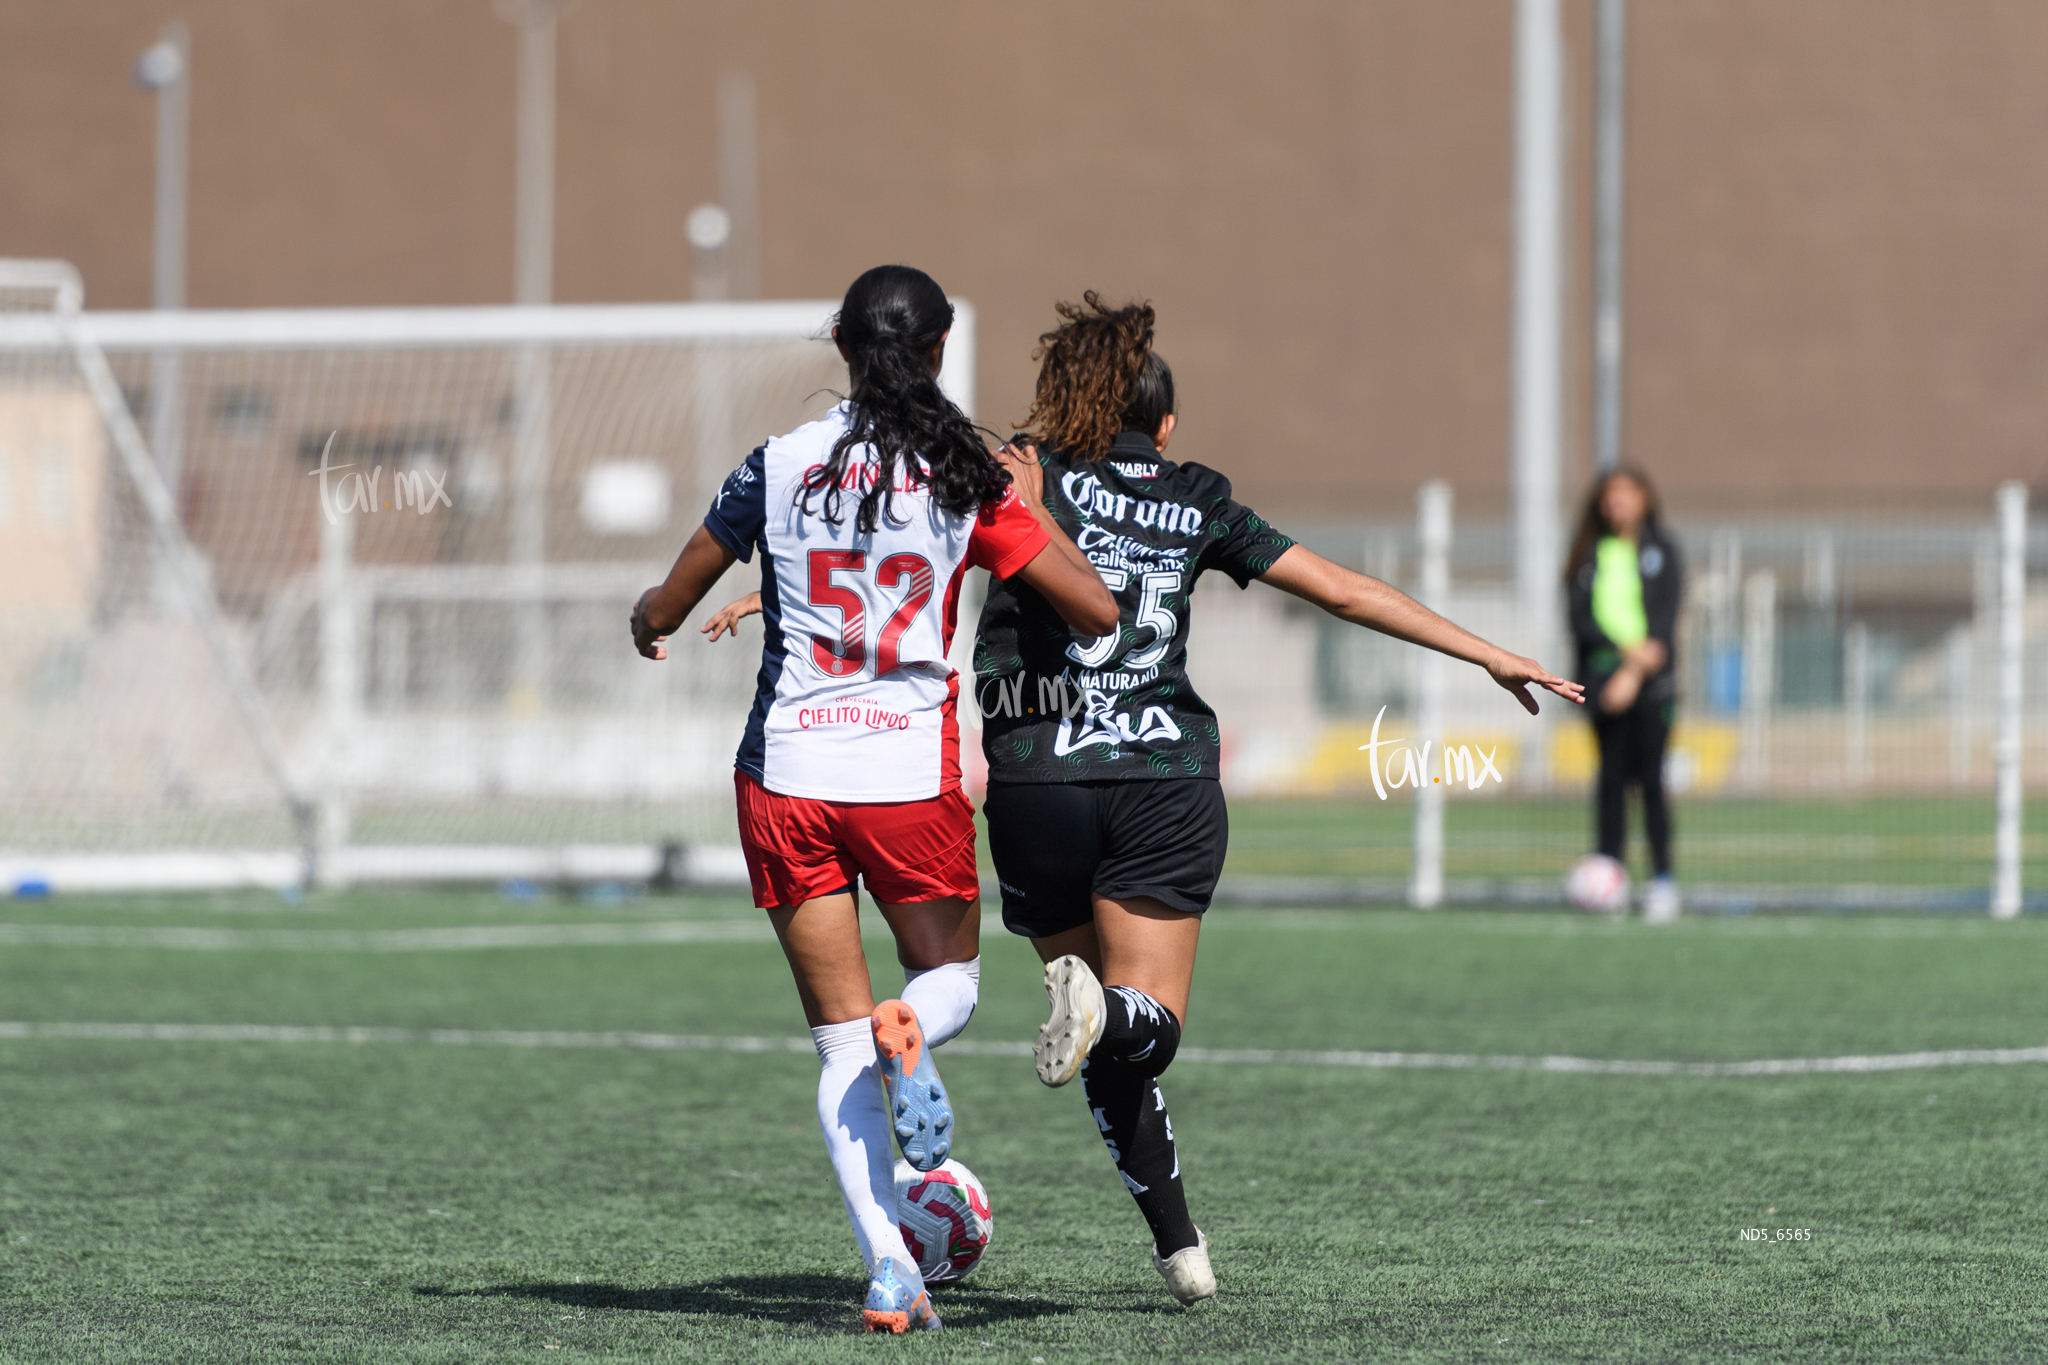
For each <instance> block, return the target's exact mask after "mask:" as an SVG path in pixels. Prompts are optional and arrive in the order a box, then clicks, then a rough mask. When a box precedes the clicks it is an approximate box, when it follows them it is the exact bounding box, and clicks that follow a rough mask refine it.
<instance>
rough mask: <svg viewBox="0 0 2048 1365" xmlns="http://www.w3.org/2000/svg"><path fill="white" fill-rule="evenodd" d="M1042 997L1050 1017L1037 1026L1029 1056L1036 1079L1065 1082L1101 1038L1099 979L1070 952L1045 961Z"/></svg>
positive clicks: (1103, 1017)
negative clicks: (1036, 1033)
mask: <svg viewBox="0 0 2048 1365" xmlns="http://www.w3.org/2000/svg"><path fill="white" fill-rule="evenodd" d="M1045 998H1046V999H1047V1000H1049V1001H1050V1002H1052V1017H1051V1018H1050V1019H1047V1020H1046V1021H1045V1027H1043V1028H1041V1029H1039V1030H1038V1041H1037V1042H1035V1043H1033V1044H1032V1045H1031V1060H1032V1062H1033V1063H1034V1064H1035V1065H1036V1066H1037V1067H1038V1079H1039V1080H1041V1081H1044V1082H1045V1083H1046V1084H1047V1085H1065V1084H1066V1083H1067V1082H1068V1081H1071V1080H1073V1079H1074V1077H1076V1076H1078V1075H1080V1074H1081V1063H1082V1062H1084V1061H1086V1060H1087V1059H1088V1053H1089V1051H1090V1050H1091V1049H1093V1048H1094V1046H1095V1045H1096V1044H1097V1043H1099V1042H1101V1041H1102V1028H1103V1025H1104V1023H1105V1022H1106V1021H1107V1019H1108V1016H1107V1015H1106V1014H1105V1013H1104V1012H1103V1006H1102V983H1101V982H1100V981H1097V980H1096V979H1095V973H1094V972H1092V971H1089V970H1088V964H1087V963H1085V962H1083V961H1082V960H1081V959H1080V958H1078V957H1075V956H1073V955H1072V954H1071V953H1070V954H1068V955H1067V956H1066V957H1058V958H1054V959H1053V960H1052V961H1051V962H1048V963H1046V964H1045Z"/></svg>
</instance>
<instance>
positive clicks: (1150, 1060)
mask: <svg viewBox="0 0 2048 1365" xmlns="http://www.w3.org/2000/svg"><path fill="white" fill-rule="evenodd" d="M1102 1003H1103V1006H1104V1009H1103V1013H1104V1014H1105V1015H1107V1016H1108V1017H1107V1018H1106V1019H1104V1020H1103V1023H1102V1037H1101V1039H1100V1040H1099V1041H1098V1042H1097V1043H1096V1044H1095V1047H1094V1049H1093V1050H1092V1051H1090V1052H1089V1054H1088V1056H1089V1058H1090V1059H1091V1060H1092V1059H1094V1058H1097V1057H1102V1058H1107V1059H1108V1060H1110V1061H1112V1062H1122V1063H1123V1064H1124V1065H1126V1066H1128V1067H1130V1068H1131V1070H1132V1071H1134V1072H1135V1073H1137V1074H1138V1075H1140V1076H1154V1077H1156V1076H1163V1075H1165V1074H1166V1068H1167V1067H1169V1066H1171V1065H1173V1055H1174V1053H1176V1052H1178V1051H1180V1020H1178V1019H1176V1018H1174V1017H1173V1011H1172V1010H1170V1009H1168V1008H1166V1006H1164V1005H1162V1004H1160V1003H1159V1002H1158V1001H1157V1000H1154V999H1153V998H1152V997H1151V996H1149V995H1147V994H1145V992H1143V991H1141V990H1134V989H1132V988H1131V987H1129V986H1108V987H1105V988H1104V989H1103V992H1102Z"/></svg>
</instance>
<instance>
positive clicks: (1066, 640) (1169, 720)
mask: <svg viewBox="0 0 2048 1365" xmlns="http://www.w3.org/2000/svg"><path fill="white" fill-rule="evenodd" d="M1039 463H1040V464H1041V465H1042V466H1043V467H1044V470H1045V505H1046V509H1047V510H1048V511H1049V512H1051V513H1052V516H1053V519H1054V520H1055V521H1056V522H1058V523H1059V525H1060V528H1061V529H1062V530H1064V531H1066V533H1067V534H1068V535H1070V536H1072V537H1073V538H1074V543H1075V544H1076V545H1078V546H1079V547H1080V548H1081V551H1082V553H1084V554H1086V555H1087V556H1088V558H1089V560H1090V561H1091V562H1092V563H1093V564H1094V565H1095V568H1096V571H1097V572H1098V573H1100V574H1101V575H1102V581H1103V582H1104V583H1106V584H1108V585H1109V589H1110V591H1111V592H1112V593H1113V594H1115V596H1116V600H1117V605H1118V608H1119V611H1120V613H1121V620H1120V621H1119V622H1118V625H1117V630H1116V632H1115V634H1113V635H1105V636H1102V637H1101V638H1099V639H1090V638H1088V637H1086V636H1077V635H1076V634H1075V633H1074V632H1073V631H1072V630H1070V629H1069V628H1068V626H1067V624H1066V622H1064V621H1063V620H1061V619H1060V616H1059V613H1058V612H1056V611H1054V610H1053V607H1052V604H1051V603H1049V602H1047V601H1046V600H1045V598H1044V597H1043V596H1041V595H1040V594H1039V593H1038V592H1037V591H1035V590H1034V589H1032V588H1031V587H1029V586H1027V585H1026V584H1024V583H1022V582H1016V581H1003V580H996V581H994V582H992V583H991V584H990V588H989V598H988V605H987V606H986V607H985V608H983V610H982V614H981V630H980V632H979V640H978V643H977V645H976V648H975V653H974V671H975V700H976V702H977V703H978V704H979V706H980V707H981V714H982V718H983V719H982V726H983V729H982V745H983V748H984V750H985V752H986V753H987V756H988V764H989V781H991V782H1081V781H1097V780H1104V779H1119V778H1160V777H1209V778H1213V777H1216V776H1218V775H1219V771H1220V765H1221V759H1222V738H1221V736H1220V734H1219V733H1218V732H1217V728H1216V713H1215V712H1214V711H1212V710H1211V709H1210V708H1209V705H1208V703H1206V702H1204V701H1203V700H1202V699H1201V697H1200V696H1198V695H1197V694H1196V692H1195V690H1194V688H1193V687H1192V686H1190V685H1189V683H1188V676H1187V625H1188V610H1189V606H1190V603H1191V599H1192V594H1193V592H1194V586H1195V581H1196V580H1197V579H1199V578H1200V577H1201V576H1202V574H1203V573H1204V572H1206V571H1207V570H1209V569H1220V570H1222V571H1223V572H1224V573H1226V574H1228V575H1229V576H1230V577H1231V578H1232V579H1234V580H1235V581H1236V583H1237V585H1238V586H1239V587H1240V588H1242V587H1245V586H1247V585H1248V584H1249V583H1250V582H1251V580H1252V579H1254V578H1256V577H1258V576H1259V575H1260V574H1263V573H1264V572H1266V570H1268V569H1270V568H1272V567H1273V564H1274V563H1275V561H1277V560H1278V559H1279V558H1280V556H1281V555H1282V554H1284V553H1286V551H1287V550H1288V548H1289V547H1290V546H1292V545H1293V544H1294V542H1293V541H1292V540H1291V539H1289V538H1288V537H1287V536H1285V535H1283V534H1281V533H1280V532H1279V531H1277V530H1275V529H1273V528H1272V527H1271V526H1268V525H1267V524H1266V523H1265V522H1264V521H1262V520H1260V519H1259V516H1258V514H1257V513H1255V512H1253V511H1252V510H1251V509H1250V508H1248V507H1245V506H1243V505H1242V504H1240V503H1238V502H1236V501H1234V500H1233V499H1232V498H1231V496H1230V480H1228V479H1226V478H1225V477H1223V475H1221V474H1219V473H1217V472H1216V471H1215V470H1213V469H1209V468H1207V467H1205V466H1203V465H1198V464H1176V463H1174V462H1173V461H1171V460H1167V459H1164V458H1162V457H1161V456H1160V454H1159V452H1158V451H1157V450H1155V449H1154V448H1153V445H1152V441H1151V439H1150V438H1149V437H1147V436H1145V435H1143V434H1142V433H1139V432H1130V431H1127V432H1123V433H1121V434H1120V435H1118V436H1117V438H1116V440H1115V442H1114V443H1113V444H1112V445H1111V447H1110V450H1109V454H1108V455H1107V456H1105V457H1104V458H1103V459H1100V460H1095V461H1079V460H1074V459H1072V458H1070V457H1068V456H1067V455H1065V454H1063V453H1062V452H1060V451H1058V450H1054V449H1050V448H1047V449H1042V450H1041V451H1040V452H1039Z"/></svg>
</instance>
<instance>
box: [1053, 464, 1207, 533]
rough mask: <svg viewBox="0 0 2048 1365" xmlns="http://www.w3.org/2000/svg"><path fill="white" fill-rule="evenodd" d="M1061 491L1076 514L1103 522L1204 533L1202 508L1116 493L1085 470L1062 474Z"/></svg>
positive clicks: (1175, 531)
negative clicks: (1125, 522) (1123, 522)
mask: <svg viewBox="0 0 2048 1365" xmlns="http://www.w3.org/2000/svg"><path fill="white" fill-rule="evenodd" d="M1060 492H1062V493H1064V494H1066V495H1067V501H1068V502H1070V503H1072V504H1073V505H1074V509H1075V510H1076V511H1078V512H1082V513H1085V514H1089V515H1092V516H1095V517H1098V518H1100V519H1101V520H1103V521H1122V520H1124V519H1125V518H1126V517H1128V518H1129V519H1130V520H1131V521H1132V522H1134V523H1136V524H1137V525H1138V526H1139V527H1140V528H1142V529H1144V530H1148V531H1149V530H1151V529H1152V528H1153V527H1155V526H1156V527H1158V528H1159V529H1160V530H1161V531H1166V532H1173V533H1178V534H1180V535H1184V536H1192V535H1199V534H1200V533H1201V530H1202V509H1201V508H1199V507H1188V506H1183V505H1182V504H1180V503H1177V502H1157V501H1154V500H1153V499H1151V498H1139V497H1134V496H1132V495H1131V494H1129V493H1118V492H1114V491H1112V490H1111V489H1108V488H1105V487H1103V484H1102V480H1101V479H1099V478H1097V477H1096V476H1095V475H1093V474H1089V473H1086V472H1084V471H1082V470H1078V469H1077V470H1074V471H1073V472H1072V473H1068V474H1063V475H1061V476H1060ZM1081 548H1082V549H1083V550H1085V549H1087V548H1088V547H1087V546H1086V545H1083V546H1082V547H1081Z"/></svg>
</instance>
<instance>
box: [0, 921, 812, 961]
mask: <svg viewBox="0 0 2048 1365" xmlns="http://www.w3.org/2000/svg"><path fill="white" fill-rule="evenodd" d="M774 938H775V931H774V929H773V928H771V927H770V926H769V924H768V923H767V921H766V920H765V919H763V920H732V921H710V922H706V921H700V920H655V921H650V922H646V923H640V924H475V925H458V926H454V927H449V928H439V929H196V928H173V927H168V926H166V927H161V928H160V927H156V926H152V925H139V926H101V925H88V924H0V945H5V946H20V947H27V946H36V947H46V948H179V949H191V950H197V951H201V952H217V953H223V952H251V951H263V950H274V949H285V950H291V951H298V952H329V953H421V952H452V951H464V950H468V949H475V948H578V947H605V946H611V945H617V944H654V943H764V942H773V941H774Z"/></svg>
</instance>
